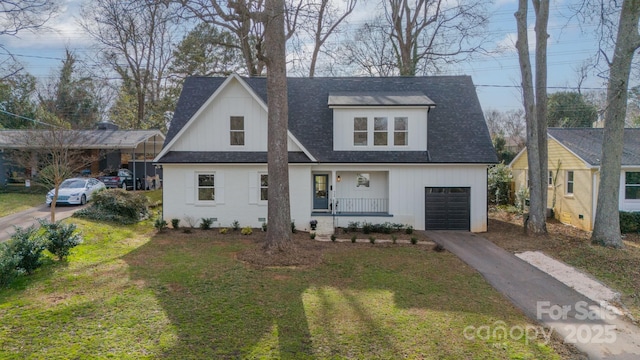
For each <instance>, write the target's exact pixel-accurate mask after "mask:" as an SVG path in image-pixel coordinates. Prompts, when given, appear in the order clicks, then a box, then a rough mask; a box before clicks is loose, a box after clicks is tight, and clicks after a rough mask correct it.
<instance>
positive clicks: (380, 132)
mask: <svg viewBox="0 0 640 360" xmlns="http://www.w3.org/2000/svg"><path fill="white" fill-rule="evenodd" d="M387 137H388V136H387V118H386V117H375V118H373V145H375V146H387V143H388V142H387Z"/></svg>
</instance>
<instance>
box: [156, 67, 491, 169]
mask: <svg viewBox="0 0 640 360" xmlns="http://www.w3.org/2000/svg"><path fill="white" fill-rule="evenodd" d="M243 80H244V81H245V82H246V83H247V84H248V85H249V86H250V87H251V88H252V89H253V91H255V93H256V94H257V96H259V97H260V98H262V99H263V100H264V101H265V103H266V102H267V91H266V87H267V83H266V79H265V78H261V77H252V78H243ZM224 81H225V78H207V77H191V78H187V79H186V81H185V83H184V87H183V89H182V94H181V95H180V99H179V101H178V105H177V107H176V111H175V114H174V117H173V120H172V121H171V127H170V128H169V132H168V134H167V138H166V141H165V146H166V145H167V144H168V143H169V142H171V140H172V139H173V138H174V137H175V136H176V134H177V133H178V132H179V131H180V129H181V128H182V127H183V126H185V124H186V123H187V122H188V121H189V119H190V118H191V117H192V116H193V115H194V114H195V113H196V112H197V111H198V109H199V108H200V106H202V105H203V104H204V102H205V101H206V100H207V99H208V98H209V97H210V96H211V95H212V94H213V93H214V92H215V90H216V89H217V88H218V87H219V86H220V85H221V84H222V83H223V82H224ZM287 84H288V87H289V131H291V133H292V134H293V135H294V136H295V137H296V138H297V139H298V140H299V141H300V143H301V144H302V145H303V146H304V147H305V148H306V149H307V150H308V151H309V152H310V153H311V154H312V155H313V156H314V157H315V158H316V159H317V160H318V161H319V162H325V163H479V164H487V163H496V162H497V156H496V153H495V150H494V148H493V145H492V143H491V138H490V137H489V131H488V130H487V126H486V124H485V120H484V116H483V113H482V108H481V107H480V102H479V101H478V97H477V94H476V91H475V87H474V85H473V82H472V81H471V77H469V76H432V77H386V78H376V77H340V78H313V79H310V78H289V79H288V83H287ZM347 92H351V93H354V94H363V93H387V94H390V93H407V92H411V93H413V94H416V93H422V94H424V95H425V97H427V98H428V99H431V100H432V101H433V102H434V103H435V104H436V107H434V108H432V109H431V110H430V111H429V116H428V123H427V127H428V131H427V134H428V135H427V146H428V151H427V152H425V151H334V150H333V109H330V108H329V105H328V98H329V94H330V93H343V94H344V93H347ZM169 154H171V159H172V161H171V162H189V161H188V160H187V158H189V157H191V156H192V155H189V154H187V153H186V152H185V153H183V156H182V157H181V155H180V153H177V152H171V153H169ZM169 154H167V155H165V156H164V157H163V158H162V159H160V162H161V163H162V162H166V160H167V156H169ZM218 154H224V153H218ZM224 156H225V159H226V158H228V156H227V155H224ZM238 156H239V155H238ZM216 162H220V160H217V161H216ZM253 162H257V161H253ZM292 162H293V159H292Z"/></svg>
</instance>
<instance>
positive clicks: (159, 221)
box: [153, 217, 167, 232]
mask: <svg viewBox="0 0 640 360" xmlns="http://www.w3.org/2000/svg"><path fill="white" fill-rule="evenodd" d="M153 227H154V228H156V229H157V230H158V231H159V232H162V231H164V229H166V228H167V222H166V221H165V220H164V219H163V218H161V217H158V218H156V221H154V222H153Z"/></svg>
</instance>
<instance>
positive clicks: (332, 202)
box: [330, 170, 337, 214]
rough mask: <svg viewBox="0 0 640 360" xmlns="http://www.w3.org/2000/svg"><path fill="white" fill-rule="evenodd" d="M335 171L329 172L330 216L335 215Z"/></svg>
mask: <svg viewBox="0 0 640 360" xmlns="http://www.w3.org/2000/svg"><path fill="white" fill-rule="evenodd" d="M336 184H337V181H336V171H335V170H331V185H330V186H331V187H330V189H331V192H330V194H331V214H335V213H336Z"/></svg>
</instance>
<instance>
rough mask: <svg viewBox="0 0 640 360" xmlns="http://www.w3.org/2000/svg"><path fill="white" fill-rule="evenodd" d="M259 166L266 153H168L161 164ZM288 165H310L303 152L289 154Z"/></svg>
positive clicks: (265, 157)
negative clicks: (238, 164)
mask: <svg viewBox="0 0 640 360" xmlns="http://www.w3.org/2000/svg"><path fill="white" fill-rule="evenodd" d="M185 162H186V163H194V164H235V163H240V164H260V163H266V162H267V152H266V151H169V152H168V153H167V154H166V155H165V156H163V157H162V163H165V164H166V163H185ZM289 162H290V163H310V162H311V160H309V158H308V157H307V155H305V154H304V153H303V152H292V151H290V152H289Z"/></svg>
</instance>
